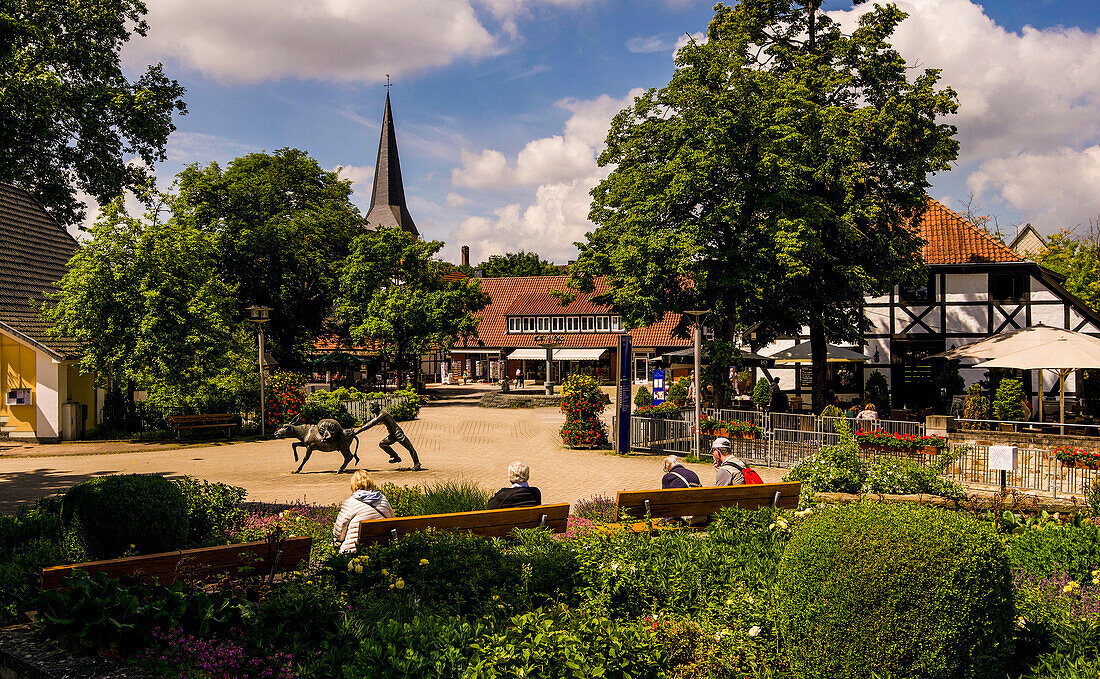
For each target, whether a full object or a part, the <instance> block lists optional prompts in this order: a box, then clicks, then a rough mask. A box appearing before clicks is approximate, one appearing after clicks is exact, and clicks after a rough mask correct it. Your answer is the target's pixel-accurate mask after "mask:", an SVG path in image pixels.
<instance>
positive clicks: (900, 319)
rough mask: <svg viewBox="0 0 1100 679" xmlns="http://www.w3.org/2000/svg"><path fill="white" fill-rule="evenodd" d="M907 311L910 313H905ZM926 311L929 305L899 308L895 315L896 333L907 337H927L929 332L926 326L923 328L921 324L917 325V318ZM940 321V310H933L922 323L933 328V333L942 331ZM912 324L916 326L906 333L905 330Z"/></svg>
mask: <svg viewBox="0 0 1100 679" xmlns="http://www.w3.org/2000/svg"><path fill="white" fill-rule="evenodd" d="M905 309H908V310H909V311H908V312H907V311H905ZM926 309H928V305H927V304H925V305H923V306H911V307H902V306H899V307H898V308H897V311H896V312H895V313H894V333H895V334H901V333H905V334H907V335H927V334H928V332H929V331H928V330H925V329H924V326H922V325H921V324H920V323H915V319H916V317H918V316H920V315H921V314H922V313H924V311H925V310H926ZM909 312H912V315H910V313H909ZM940 321H941V319H940V310H939V309H938V308H934V309H932V310H931V311H929V312H928V313H927V314H925V316H924V318H922V319H921V323H924V324H925V325H927V326H928V327H930V328H932V332H940V331H941V327H940V326H941V325H942V323H941V322H940ZM910 323H915V324H914V325H913V327H912V328H909V330H908V331H906V330H905V328H906V327H908V326H909V324H910Z"/></svg>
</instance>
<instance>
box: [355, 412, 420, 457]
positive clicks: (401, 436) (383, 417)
mask: <svg viewBox="0 0 1100 679" xmlns="http://www.w3.org/2000/svg"><path fill="white" fill-rule="evenodd" d="M370 412H371V414H372V415H374V419H373V420H371V421H370V422H367V423H366V424H365V425H363V427H362V428H361V429H360V430H359V431H360V432H362V431H366V430H367V429H370V428H371V427H373V426H374V425H376V424H381V425H383V426H385V427H386V429H387V430H388V431H389V434H388V435H387V436H386V438H384V439H382V440H381V441H379V442H378V447H379V448H381V449H382V450H384V451H386V452H387V453H389V454H390V464H393V463H395V462H400V461H401V456H400V455H398V454H397V452H396V451H394V449H393V447H392V446H393V444H395V443H400V444H401V445H402V446H404V447H405V450H407V451H409V454H410V455H412V461H413V467H412V469H413V471H420V469H421V467H420V458H419V457H417V455H416V448H413V445H412V442H411V441H409V437H408V436H406V435H405V432H404V431H402V430H401V427H399V426H397V420H395V419H393V415H390V412H389V411H388V410H386V409H385V408H383V407H382V406H380V405H378V404H377V403H372V404H371V406H370ZM356 433H358V432H356Z"/></svg>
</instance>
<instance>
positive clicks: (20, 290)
mask: <svg viewBox="0 0 1100 679" xmlns="http://www.w3.org/2000/svg"><path fill="white" fill-rule="evenodd" d="M76 248H77V244H76V240H74V239H73V237H72V236H70V235H69V233H68V232H67V231H65V229H64V228H62V226H61V225H60V224H58V223H57V222H55V221H54V220H53V219H52V218H51V217H50V216H49V214H47V213H46V211H45V210H44V209H42V206H41V205H39V204H38V203H37V202H36V201H35V199H34V198H32V197H31V195H30V194H29V193H27V192H26V191H24V190H23V189H20V188H18V187H15V186H12V185H11V184H5V183H3V182H0V328H3V329H4V330H5V331H7V332H9V333H11V334H13V335H16V336H18V337H19V338H20V339H21V340H22V341H24V342H27V343H28V344H31V345H33V346H36V347H38V348H39V349H41V350H43V351H44V352H46V353H47V354H52V355H53V356H54V357H55V358H71V357H76V356H79V355H80V346H79V345H78V344H77V343H76V342H74V341H73V340H69V339H57V338H53V337H50V336H49V335H47V334H46V330H47V328H48V327H49V325H48V324H47V323H46V322H45V321H44V320H42V317H41V316H40V315H39V314H38V310H37V309H36V308H35V305H36V304H39V303H41V302H42V301H43V300H44V293H45V292H46V291H48V290H52V289H53V284H54V283H55V282H57V281H58V280H60V279H61V277H62V276H63V275H65V271H67V270H68V262H69V259H70V258H71V257H72V256H73V255H74V254H75V253H76Z"/></svg>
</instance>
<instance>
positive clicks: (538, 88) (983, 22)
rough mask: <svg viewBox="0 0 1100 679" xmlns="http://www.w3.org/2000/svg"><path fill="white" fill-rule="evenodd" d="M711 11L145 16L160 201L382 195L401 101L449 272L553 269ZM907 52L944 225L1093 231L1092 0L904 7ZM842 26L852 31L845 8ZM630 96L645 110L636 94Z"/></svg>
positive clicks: (418, 178) (508, 3) (133, 57)
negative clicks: (935, 158) (620, 126)
mask: <svg viewBox="0 0 1100 679" xmlns="http://www.w3.org/2000/svg"><path fill="white" fill-rule="evenodd" d="M712 4H713V3H711V2H709V1H707V0H700V1H693V0H636V1H634V2H628V1H625V0H624V1H615V0H273V1H272V0H237V1H236V2H232V3H226V2H223V1H222V0H149V1H148V5H149V10H150V11H149V16H148V20H149V23H150V25H151V28H150V32H149V37H148V38H145V39H141V38H136V39H135V40H134V41H133V42H132V43H131V44H129V45H128V46H127V48H126V51H125V54H124V57H125V61H126V63H127V64H128V65H129V66H130V67H131V68H137V67H140V66H141V65H142V64H145V63H149V62H151V61H161V62H163V63H164V64H165V67H166V70H167V71H168V73H169V74H170V75H171V77H173V78H175V79H177V80H179V81H180V82H181V83H182V84H183V85H184V86H185V87H186V88H187V94H186V97H185V98H186V101H187V104H188V108H189V114H188V115H186V116H184V117H181V118H180V119H179V120H178V123H177V125H178V130H177V132H176V133H175V134H174V135H173V136H172V139H171V140H170V142H169V160H168V161H167V162H165V163H163V164H162V165H161V166H158V167H157V168H156V173H157V175H158V177H159V178H160V179H161V180H162V181H161V183H162V186H166V185H167V184H168V183H170V181H171V177H172V176H173V175H174V174H175V173H176V172H178V171H179V169H180V168H182V167H183V166H184V165H186V164H189V163H194V162H199V163H206V162H210V161H218V162H220V163H225V162H226V161H228V160H231V159H232V158H234V157H236V156H239V155H242V154H244V153H247V152H250V151H254V150H261V149H266V150H273V149H276V148H281V147H285V146H294V147H298V148H301V149H304V150H306V151H308V152H309V153H311V154H312V155H313V156H314V157H316V158H317V159H318V160H319V161H320V163H321V164H322V165H323V166H325V167H326V168H330V169H333V168H336V167H338V166H339V167H343V168H344V169H343V170H342V173H343V175H344V176H346V177H349V178H351V179H353V180H354V181H355V189H356V201H357V202H358V203H359V204H360V205H361V206H363V207H364V208H365V207H366V205H367V204H368V203H369V201H370V181H371V176H372V171H373V165H374V160H375V154H376V152H377V144H378V134H379V124H380V120H381V116H382V109H383V104H384V100H385V92H386V90H385V88H384V87H383V86H382V84H383V83H384V81H385V77H386V74H387V73H389V74H391V75H392V77H393V79H394V83H395V84H394V87H393V88H392V90H391V95H392V101H393V108H394V117H395V120H396V125H397V134H398V144H399V147H400V151H401V162H402V169H403V171H404V175H405V185H406V194H407V196H408V197H409V208H410V211H411V212H412V215H413V218H414V219H415V220H416V222H417V225H418V226H419V227H420V230H421V232H422V233H423V235H424V236H425V237H430V238H437V239H441V240H444V241H446V242H447V248H446V249H445V250H444V255H445V256H446V257H448V258H450V259H452V260H457V253H458V248H459V246H461V245H470V246H471V248H472V250H473V257H474V259H475V261H477V260H479V259H481V258H484V257H486V256H488V255H490V254H493V253H497V252H502V251H508V250H515V249H519V248H524V249H527V250H535V251H537V252H540V253H542V254H543V255H544V256H547V257H548V258H550V259H552V260H556V261H558V262H565V261H566V260H568V259H571V258H572V257H573V256H574V254H575V249H574V248H573V247H572V245H571V244H572V242H573V241H576V240H581V239H583V234H584V233H585V231H587V230H588V229H589V228H590V225H589V224H588V223H587V221H586V219H585V217H586V214H587V205H588V190H589V189H590V188H591V187H592V186H593V185H594V184H595V182H596V181H598V180H599V179H600V178H601V177H602V176H604V175H605V173H606V170H605V169H604V170H601V169H599V168H597V167H596V163H595V160H594V159H595V155H596V154H597V153H598V151H599V148H600V144H601V143H602V140H603V138H604V136H605V134H606V130H607V124H608V121H609V120H610V118H611V116H612V115H613V114H614V113H615V112H616V111H618V110H619V109H620V108H621V107H622V106H623V105H625V104H626V103H628V102H629V101H630V98H631V97H632V96H633V94H636V93H637V92H638V90H639V88H648V87H659V86H661V85H663V84H665V83H667V82H668V80H669V78H670V76H671V74H672V69H673V61H672V58H673V50H674V49H675V46H676V43H677V40H680V39H685V38H686V36H687V35H688V34H698V33H700V32H702V31H704V30H705V28H706V25H707V22H708V20H709V19H710V17H711V16H712V10H711V7H712ZM898 4H899V5H900V6H901V7H902V8H903V9H905V10H906V11H907V12H909V13H910V15H911V16H910V19H909V20H907V21H906V22H905V24H904V25H903V26H902V27H901V29H899V32H898V34H897V35H896V36H895V41H894V42H895V44H896V45H897V46H898V48H899V49H900V51H901V52H902V54H903V55H904V56H906V57H907V59H909V61H910V62H911V63H919V64H920V65H922V66H936V67H940V68H942V69H943V71H944V82H945V83H946V84H949V85H952V86H953V87H955V89H956V90H958V91H959V95H960V104H961V110H960V114H959V115H957V116H954V120H953V122H954V123H955V124H956V125H958V127H959V132H960V134H959V139H960V142H961V143H962V145H963V148H962V153H961V154H960V158H959V161H958V162H957V164H956V167H955V169H953V170H952V171H951V172H947V173H943V174H941V175H938V176H936V177H935V178H934V180H933V181H934V185H933V189H932V195H933V196H934V197H937V198H940V199H942V200H944V202H945V203H946V204H947V205H948V207H951V208H952V209H961V204H960V201H963V200H965V199H966V198H967V196H968V195H969V194H974V201H973V202H974V205H975V206H976V207H978V208H980V210H981V212H983V213H987V214H991V215H994V216H996V219H997V222H998V224H999V225H1000V227H1001V229H1002V230H1003V231H1005V232H1006V233H1007V235H1008V236H1009V237H1011V236H1012V235H1014V228H1013V227H1014V225H1016V224H1019V223H1023V222H1031V223H1033V224H1035V225H1036V226H1038V227H1039V228H1040V230H1041V231H1043V232H1045V233H1050V232H1053V231H1055V230H1057V229H1058V228H1060V227H1075V226H1077V225H1082V228H1087V227H1088V224H1089V220H1090V218H1091V219H1095V218H1096V217H1097V216H1098V215H1100V33H1098V25H1100V8H1098V6H1097V3H1096V2H1095V1H1094V0H1033V1H1029V2H1023V1H1015V2H1009V1H1002V2H985V3H982V4H977V3H974V2H971V1H970V0H901V1H900V2H899V3H898ZM826 7H827V8H828V9H830V10H832V11H833V12H834V14H835V16H836V17H837V18H838V19H840V20H841V21H844V22H851V21H853V20H854V17H855V14H856V13H857V12H858V11H860V10H858V9H857V10H853V9H852V6H851V4H850V3H849V2H841V1H837V0H832V1H829V2H827V5H826ZM632 93H633V94H632Z"/></svg>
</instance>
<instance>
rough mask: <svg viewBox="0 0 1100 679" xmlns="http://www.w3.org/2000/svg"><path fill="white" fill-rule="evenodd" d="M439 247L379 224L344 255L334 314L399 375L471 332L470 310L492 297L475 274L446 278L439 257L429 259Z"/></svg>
mask: <svg viewBox="0 0 1100 679" xmlns="http://www.w3.org/2000/svg"><path fill="white" fill-rule="evenodd" d="M442 247H443V243H442V242H440V241H422V240H420V239H418V238H417V237H416V236H414V235H413V234H411V233H408V232H407V231H404V230H402V229H398V228H380V229H378V230H377V231H372V232H367V233H365V234H363V235H361V236H359V237H358V238H356V239H355V242H354V244H353V245H352V251H351V254H350V255H349V256H348V258H347V260H346V262H345V265H344V268H343V272H342V275H341V277H340V300H339V303H338V306H337V315H338V317H339V318H340V319H341V320H343V321H344V322H346V323H347V324H348V326H349V329H350V332H351V336H352V338H353V339H354V340H355V341H356V342H360V343H364V342H370V341H374V342H377V343H378V347H379V349H381V350H382V352H383V353H384V354H385V356H386V358H387V359H389V360H390V361H391V362H392V363H393V364H394V365H396V366H397V369H398V372H399V374H404V372H405V371H406V370H408V369H410V368H412V367H413V366H415V365H416V363H417V362H418V361H419V360H420V357H421V356H422V355H423V354H425V353H426V352H428V351H429V350H431V348H432V347H434V346H449V345H451V344H453V343H454V342H455V341H457V340H458V339H463V338H469V337H472V336H473V335H474V333H475V332H476V330H477V318H476V317H475V316H474V314H475V313H477V312H478V311H480V310H482V309H484V308H485V307H486V306H487V305H488V304H489V301H490V300H489V296H488V295H487V294H485V293H484V292H483V291H482V290H481V284H480V283H479V282H478V281H477V280H476V279H467V280H454V281H446V280H444V279H443V274H442V271H443V268H442V266H441V263H440V262H437V261H433V260H432V257H433V256H434V255H435V254H436V253H437V252H439V250H440V249H441V248H442Z"/></svg>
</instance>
